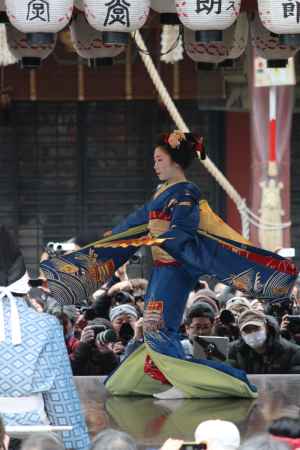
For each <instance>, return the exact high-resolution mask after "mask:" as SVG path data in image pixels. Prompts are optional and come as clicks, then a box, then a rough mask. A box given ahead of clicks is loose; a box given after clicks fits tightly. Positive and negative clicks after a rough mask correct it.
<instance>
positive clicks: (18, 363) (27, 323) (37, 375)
mask: <svg viewBox="0 0 300 450" xmlns="http://www.w3.org/2000/svg"><path fill="white" fill-rule="evenodd" d="M1 301H2V302H3V313H4V323H5V331H6V335H7V338H6V339H5V341H4V342H1V343H0V360H1V365H0V398H1V399H2V401H3V400H4V407H5V399H3V398H6V397H8V398H11V397H13V398H16V399H18V398H19V399H20V398H22V400H23V403H24V400H25V408H26V406H27V405H26V398H28V402H27V404H28V411H26V410H25V411H21V412H19V410H18V412H17V413H16V412H12V411H0V414H1V416H2V418H3V420H4V423H5V425H10V426H13V425H42V424H50V425H59V426H61V425H72V426H73V430H72V431H67V432H63V436H62V437H63V441H64V445H65V447H66V448H67V449H68V448H70V449H71V448H72V449H74V450H88V448H89V446H90V438H89V435H88V431H87V427H86V424H85V420H84V417H83V415H82V413H81V406H80V401H79V397H78V394H77V390H76V387H75V385H74V382H73V375H72V371H71V367H70V362H69V357H68V353H67V350H66V346H65V342H64V337H63V331H62V327H61V325H60V323H59V322H58V320H57V319H56V318H55V317H53V316H50V315H48V314H45V313H38V312H36V311H35V310H34V309H33V308H31V307H29V306H28V305H27V303H26V302H25V300H24V299H23V298H16V304H17V309H18V313H19V317H20V329H21V335H22V342H21V344H19V345H13V343H12V339H11V305H10V300H9V299H8V298H7V297H6V298H4V299H2V300H1ZM31 396H35V397H36V396H40V397H42V401H43V403H44V408H42V410H40V409H39V410H35V409H34V408H33V409H32V408H31V405H30V397H31ZM8 403H9V402H8ZM17 404H18V403H17ZM45 413H46V415H45Z"/></svg>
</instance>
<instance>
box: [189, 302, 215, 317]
mask: <svg viewBox="0 0 300 450" xmlns="http://www.w3.org/2000/svg"><path fill="white" fill-rule="evenodd" d="M186 317H187V318H193V317H208V318H209V319H211V320H214V319H215V318H216V312H215V310H214V309H213V308H212V306H210V305H209V304H208V303H206V302H204V301H203V302H197V303H195V304H194V305H193V306H192V307H191V308H190V309H189V310H188V312H187V315H186Z"/></svg>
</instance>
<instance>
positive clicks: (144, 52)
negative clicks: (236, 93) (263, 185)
mask: <svg viewBox="0 0 300 450" xmlns="http://www.w3.org/2000/svg"><path fill="white" fill-rule="evenodd" d="M134 39H135V41H136V43H137V46H138V49H139V52H140V56H141V59H142V61H143V63H144V64H145V67H146V69H147V71H148V73H149V76H150V78H151V80H152V82H153V84H154V86H155V87H156V89H157V92H158V93H159V95H160V97H161V99H162V101H163V103H164V104H165V106H166V108H167V110H168V111H169V114H170V116H171V117H172V119H173V121H174V123H175V124H176V126H177V127H178V129H180V130H181V131H183V132H186V133H187V132H189V128H188V126H187V124H186V123H185V122H184V120H183V118H182V116H181V115H180V113H179V111H178V109H177V107H176V105H175V103H174V101H173V99H172V97H171V96H170V94H169V92H168V90H167V88H166V86H165V85H164V83H163V81H162V79H161V78H160V75H159V73H158V71H157V69H156V67H155V65H154V63H153V60H152V58H151V55H150V54H149V51H148V49H147V47H146V44H145V42H144V40H143V38H142V35H141V33H140V32H139V31H135V33H134ZM199 160H200V161H201V163H202V164H203V165H204V167H205V168H206V169H207V170H208V172H209V173H210V174H211V175H212V176H213V177H214V178H215V180H216V181H217V182H218V183H219V185H220V186H221V187H222V188H223V189H224V191H225V192H226V193H227V195H228V196H229V197H230V198H231V200H233V202H234V203H235V205H236V207H237V209H238V211H239V213H240V216H241V223H242V233H243V236H244V237H245V238H246V239H249V235H250V223H251V224H252V225H254V226H256V227H258V228H261V229H265V230H278V229H283V228H287V227H290V226H291V223H290V222H287V223H280V224H274V223H264V222H262V221H261V219H260V217H259V216H257V215H256V214H254V213H253V212H252V211H251V210H250V209H249V208H248V207H247V204H246V200H245V199H244V198H242V197H241V196H240V194H239V193H238V192H237V190H236V189H235V188H234V187H233V186H232V184H231V183H230V182H229V181H228V180H227V178H226V177H225V176H224V175H223V173H222V172H221V171H220V170H219V169H218V167H217V166H216V165H215V164H214V163H213V162H212V160H211V159H210V158H208V157H207V158H206V159H205V160H201V159H200V158H199Z"/></svg>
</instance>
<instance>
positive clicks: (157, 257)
mask: <svg viewBox="0 0 300 450" xmlns="http://www.w3.org/2000/svg"><path fill="white" fill-rule="evenodd" d="M170 223H171V216H170V215H169V214H167V213H164V212H162V211H151V212H150V215H149V223H148V229H149V231H150V233H151V234H152V235H153V236H155V237H157V236H159V235H161V234H163V233H165V232H166V231H168V230H169V229H170ZM151 251H152V257H153V261H154V263H155V262H156V263H162V264H166V265H168V264H174V263H176V259H174V258H173V257H172V256H171V255H169V253H167V252H166V251H165V250H163V249H162V248H161V247H158V246H153V247H151Z"/></svg>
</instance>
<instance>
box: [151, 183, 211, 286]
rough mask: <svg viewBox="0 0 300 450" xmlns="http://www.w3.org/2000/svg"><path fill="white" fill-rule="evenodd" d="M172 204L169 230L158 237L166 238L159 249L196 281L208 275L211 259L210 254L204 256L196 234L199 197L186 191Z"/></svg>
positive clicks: (204, 251)
mask: <svg viewBox="0 0 300 450" xmlns="http://www.w3.org/2000/svg"><path fill="white" fill-rule="evenodd" d="M174 203H175V205H174V207H173V208H172V210H171V223H170V229H169V231H167V232H166V233H163V234H162V235H160V236H159V237H160V238H168V239H167V240H166V241H165V242H164V243H163V244H161V247H162V248H163V249H164V250H166V251H167V252H168V253H169V254H170V255H172V256H173V257H174V258H175V259H176V260H177V261H178V262H180V263H182V264H183V266H184V269H185V270H186V271H187V272H188V273H189V274H190V275H191V276H192V277H194V278H195V279H197V278H198V277H199V276H201V275H203V274H206V273H208V272H207V267H208V265H209V262H210V259H211V254H208V253H207V254H206V249H205V248H203V247H202V245H201V237H200V236H199V234H198V233H197V230H198V228H199V223H200V210H199V197H198V196H196V195H194V193H193V192H189V191H187V190H186V191H185V192H184V193H182V194H181V195H180V196H179V197H177V199H176V202H174Z"/></svg>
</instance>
